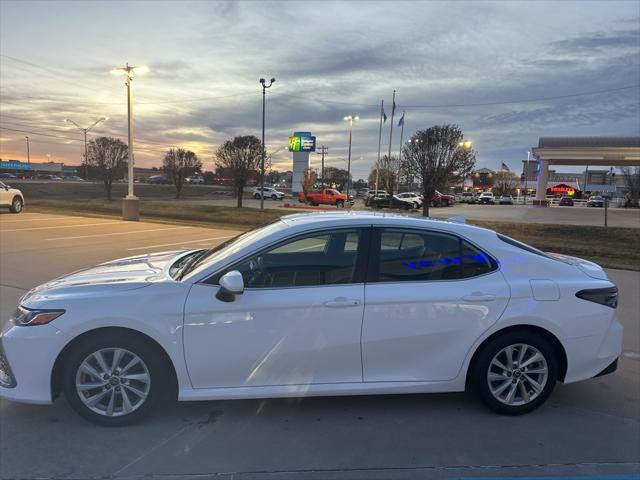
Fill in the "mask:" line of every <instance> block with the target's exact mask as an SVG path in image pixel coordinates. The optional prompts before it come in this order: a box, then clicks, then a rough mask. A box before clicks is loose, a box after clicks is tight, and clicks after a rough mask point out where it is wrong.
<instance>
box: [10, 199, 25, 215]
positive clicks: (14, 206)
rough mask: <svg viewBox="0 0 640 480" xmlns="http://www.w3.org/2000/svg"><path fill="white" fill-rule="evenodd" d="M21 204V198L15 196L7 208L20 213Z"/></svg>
mask: <svg viewBox="0 0 640 480" xmlns="http://www.w3.org/2000/svg"><path fill="white" fill-rule="evenodd" d="M22 205H23V203H22V199H21V198H20V197H15V198H14V199H13V201H12V202H11V207H9V210H11V213H20V212H21V211H22Z"/></svg>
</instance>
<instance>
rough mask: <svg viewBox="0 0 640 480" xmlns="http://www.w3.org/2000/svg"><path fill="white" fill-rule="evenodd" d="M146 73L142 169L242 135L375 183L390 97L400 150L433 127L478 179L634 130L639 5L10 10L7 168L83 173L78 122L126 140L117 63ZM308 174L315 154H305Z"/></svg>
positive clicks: (639, 124)
mask: <svg viewBox="0 0 640 480" xmlns="http://www.w3.org/2000/svg"><path fill="white" fill-rule="evenodd" d="M127 62H128V63H129V64H131V65H146V66H148V68H149V72H148V73H146V74H144V75H139V76H137V77H136V78H135V80H134V82H133V90H134V92H133V93H134V119H135V121H134V129H135V148H134V151H135V158H136V165H137V166H160V165H161V162H162V157H163V156H164V153H165V152H166V151H167V149H169V148H171V147H183V148H188V149H191V150H193V151H195V152H196V153H197V154H198V156H199V158H200V159H201V160H202V162H203V164H204V168H205V169H207V170H210V169H213V168H214V162H215V158H214V155H215V150H216V149H217V148H218V146H219V145H220V144H221V143H222V142H224V141H225V140H227V139H230V138H232V137H234V136H237V135H255V136H257V137H260V135H261V125H262V123H261V122H262V90H261V86H260V84H259V83H258V79H259V78H260V77H265V78H266V79H267V80H268V79H270V78H271V77H275V78H276V82H275V84H274V85H273V86H272V87H271V88H270V89H268V90H267V96H266V141H265V143H266V145H267V149H268V151H269V152H270V153H272V156H273V159H274V160H273V162H274V169H277V170H281V171H282V170H288V169H291V162H292V160H291V154H290V153H289V152H287V138H288V136H289V135H291V134H292V132H293V131H311V132H312V133H313V134H315V135H316V136H317V142H318V145H326V146H327V147H328V149H329V155H328V157H327V158H326V165H328V166H336V167H340V168H346V163H347V161H346V158H347V147H348V132H347V124H346V122H345V121H344V120H343V118H344V116H346V115H358V116H359V118H360V120H359V121H357V122H355V124H354V126H353V146H352V172H353V175H354V178H366V176H367V175H368V173H369V171H370V169H371V168H372V165H373V163H374V162H375V159H376V157H377V151H378V127H379V119H380V101H381V100H384V102H385V111H386V113H387V115H388V116H389V119H388V120H387V122H386V123H385V124H384V128H383V137H382V151H383V152H386V151H388V148H389V127H390V124H391V118H390V117H391V99H392V92H393V90H394V89H395V90H396V91H397V93H396V105H397V107H396V115H395V118H394V128H393V139H392V144H391V150H392V153H394V154H397V152H398V150H399V148H400V128H398V127H397V122H398V119H399V116H401V115H402V112H403V111H404V112H405V129H404V139H403V140H405V141H406V140H407V139H408V138H410V136H411V135H412V134H413V133H414V132H415V131H417V130H420V129H424V128H428V127H430V126H432V125H435V124H445V123H455V124H458V125H459V126H460V127H461V128H462V130H463V132H464V133H465V137H466V138H467V139H469V140H471V141H472V142H473V148H474V149H475V151H476V156H477V166H478V168H481V167H488V168H491V169H494V170H496V169H499V168H500V166H501V164H502V163H503V162H504V163H505V164H506V165H507V166H509V167H510V168H511V169H512V170H515V171H520V170H521V161H522V160H523V159H525V158H526V156H527V151H529V150H530V149H531V148H532V147H534V146H536V145H537V142H538V138H539V137H540V136H565V135H566V136H569V135H575V136H582V135H589V136H591V135H593V136H600V135H602V136H625V135H639V134H640V1H621V2H620V1H618V2H617V1H602V2H599V1H581V2H544V1H536V2H516V1H513V2H511V1H499V2H481V1H474V2H463V1H450V2H436V1H424V2H421V1H409V2H399V1H398V2H388V1H379V2H369V1H352V2H337V1H279V2H271V1H260V2H252V1H236V2H231V1H230V2H214V1H206V2H188V1H180V2H178V1H139V2H124V1H111V2H99V1H92V2H88V1H87V2H82V1H75V2H57V1H46V2H45V1H37V2H32V1H7V0H0V127H1V129H0V157H2V159H3V160H5V159H16V160H26V156H27V153H26V140H25V138H24V137H25V135H28V136H29V146H30V154H31V160H32V161H34V162H37V161H47V159H49V158H50V159H51V161H59V162H64V163H66V164H75V165H77V164H79V163H80V161H81V158H82V157H81V156H82V154H83V152H84V143H83V137H82V134H81V133H80V132H79V131H78V130H76V129H74V127H73V126H72V125H71V124H69V123H65V122H64V120H65V118H69V119H72V120H73V121H75V122H76V123H78V124H79V125H80V126H83V127H86V126H89V125H91V124H92V123H93V122H94V121H95V120H97V119H99V118H102V117H109V118H108V120H107V121H105V122H102V123H100V124H99V125H97V126H96V127H95V128H94V129H93V130H92V131H90V132H89V138H93V137H94V136H102V135H108V136H114V137H118V138H120V139H122V140H123V141H125V142H126V139H127V110H126V87H125V85H124V80H123V77H117V76H113V75H111V74H110V70H111V69H112V68H113V67H118V66H123V65H124V64H125V63H127ZM311 163H312V166H313V167H317V166H318V165H319V155H315V154H312V156H311Z"/></svg>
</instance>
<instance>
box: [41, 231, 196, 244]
mask: <svg viewBox="0 0 640 480" xmlns="http://www.w3.org/2000/svg"><path fill="white" fill-rule="evenodd" d="M185 228H193V227H168V228H151V229H149V230H133V231H132V232H113V233H94V234H92V235H78V236H76V237H57V238H56V237H54V238H47V239H46V240H48V241H50V242H55V241H56V240H75V239H77V238H91V237H108V236H110V235H129V234H131V233H147V232H163V231H166V230H184V229H185Z"/></svg>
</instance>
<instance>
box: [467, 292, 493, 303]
mask: <svg viewBox="0 0 640 480" xmlns="http://www.w3.org/2000/svg"><path fill="white" fill-rule="evenodd" d="M462 299H463V300H465V301H467V302H492V301H493V300H495V299H496V296H495V295H481V294H477V295H476V294H474V295H465V296H464V297H462Z"/></svg>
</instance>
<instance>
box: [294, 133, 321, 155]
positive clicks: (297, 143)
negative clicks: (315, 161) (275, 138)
mask: <svg viewBox="0 0 640 480" xmlns="http://www.w3.org/2000/svg"><path fill="white" fill-rule="evenodd" d="M289 151H290V152H315V151H316V137H314V136H313V135H311V132H294V133H293V136H291V137H289Z"/></svg>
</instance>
